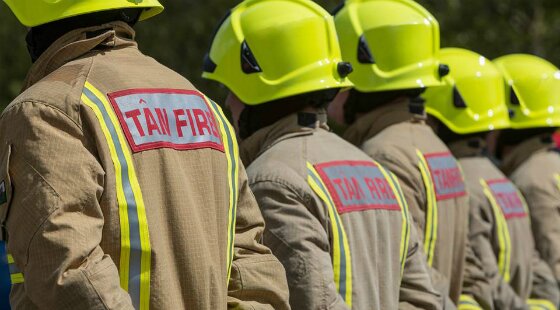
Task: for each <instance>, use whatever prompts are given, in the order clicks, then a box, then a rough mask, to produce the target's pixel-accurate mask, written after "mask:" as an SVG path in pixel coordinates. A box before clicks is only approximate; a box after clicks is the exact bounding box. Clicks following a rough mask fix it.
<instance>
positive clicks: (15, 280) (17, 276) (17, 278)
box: [10, 273, 25, 284]
mask: <svg viewBox="0 0 560 310" xmlns="http://www.w3.org/2000/svg"><path fill="white" fill-rule="evenodd" d="M10 281H11V282H12V284H20V283H23V282H24V281H25V279H24V278H23V274H22V273H14V274H11V275H10Z"/></svg>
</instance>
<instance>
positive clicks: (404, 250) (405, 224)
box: [378, 164, 410, 277]
mask: <svg viewBox="0 0 560 310" xmlns="http://www.w3.org/2000/svg"><path fill="white" fill-rule="evenodd" d="M378 165H379V164H378ZM379 170H380V171H381V173H383V175H384V176H385V179H386V180H387V181H388V183H389V186H390V187H391V190H392V191H393V193H395V197H397V201H398V203H399V206H400V207H401V215H402V227H401V249H400V258H401V277H402V276H403V273H404V266H405V263H406V258H407V257H408V244H409V242H410V215H409V212H408V204H407V202H406V199H405V198H404V194H403V192H402V189H401V186H400V184H399V181H398V180H397V177H396V176H395V175H394V174H393V173H392V172H388V171H387V170H385V168H384V167H382V166H381V165H379Z"/></svg>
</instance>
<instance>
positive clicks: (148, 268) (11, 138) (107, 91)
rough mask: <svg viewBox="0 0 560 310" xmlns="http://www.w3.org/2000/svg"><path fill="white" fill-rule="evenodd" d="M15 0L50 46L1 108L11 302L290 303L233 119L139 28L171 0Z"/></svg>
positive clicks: (40, 43) (80, 305)
mask: <svg viewBox="0 0 560 310" xmlns="http://www.w3.org/2000/svg"><path fill="white" fill-rule="evenodd" d="M67 2H68V3H67ZM18 3H19V2H18V1H8V4H10V5H11V7H12V9H13V11H14V12H15V13H16V15H17V16H18V17H19V18H20V20H21V21H22V22H23V23H24V24H26V25H27V26H32V27H33V28H31V30H30V31H31V33H30V34H29V37H28V42H30V51H31V54H32V57H38V59H34V60H35V63H34V64H33V67H32V68H31V70H30V72H29V75H28V77H27V80H26V81H25V86H24V88H25V91H24V92H23V93H22V94H21V95H20V96H19V97H18V98H16V99H15V100H14V101H13V102H12V103H11V104H10V105H9V106H8V108H6V110H5V111H4V113H3V114H2V118H1V120H0V133H1V134H0V141H1V145H2V149H1V152H0V159H1V166H0V172H1V173H2V174H1V178H2V183H1V184H2V197H3V198H5V199H2V204H1V205H0V211H1V212H0V215H1V216H0V218H1V220H2V228H3V235H2V237H3V239H7V243H8V250H9V252H10V253H11V254H12V256H13V261H14V263H13V266H12V267H13V268H11V269H12V271H13V275H12V280H13V282H14V286H13V287H12V293H11V304H12V307H13V308H14V309H37V308H41V309H149V308H151V309H209V310H210V309H212V310H213V309H226V308H235V309H273V308H274V309H289V305H288V288H287V285H286V278H285V272H284V269H283V267H282V265H281V264H280V263H279V262H278V260H277V259H276V258H275V257H274V256H272V255H271V253H270V251H269V250H268V249H267V248H266V247H264V246H263V245H261V244H260V243H259V241H260V240H261V238H262V232H263V228H264V227H263V226H264V223H263V219H262V216H261V214H260V212H259V210H258V206H257V204H256V202H255V200H254V198H253V195H252V194H251V191H250V189H249V188H248V184H247V178H246V174H245V172H244V168H243V165H242V164H241V163H239V160H238V150H237V146H236V141H235V134H234V132H233V129H232V128H231V127H230V126H229V125H228V123H227V121H226V120H225V118H224V115H223V113H222V112H221V110H220V108H219V107H218V106H217V105H216V104H215V103H213V102H212V101H210V100H209V99H207V98H206V97H205V96H204V95H203V94H201V93H200V92H198V91H197V90H196V89H195V88H194V87H193V86H192V85H191V84H190V83H189V82H188V81H187V80H185V79H184V78H182V77H181V76H179V75H178V74H176V73H175V72H173V71H171V70H169V69H167V68H165V67H164V66H162V65H160V64H158V63H157V62H156V61H155V60H153V59H151V58H149V57H146V56H144V55H142V54H141V53H140V52H139V50H138V49H137V46H136V43H135V42H134V31H133V30H132V28H131V27H130V26H129V24H134V22H135V21H136V20H137V19H138V18H140V19H144V18H147V17H149V16H151V15H153V14H155V13H157V12H159V11H161V9H162V8H161V6H160V5H159V3H157V2H156V1H155V0H154V1H144V2H141V5H136V4H134V3H131V2H128V1H124V0H123V1H112V2H111V4H110V5H112V6H111V7H109V6H108V5H109V4H107V3H103V4H99V2H95V1H80V2H75V1H59V2H57V4H56V5H55V4H51V3H49V4H48V5H47V4H46V3H44V2H42V1H37V7H34V8H33V12H27V11H25V10H20V9H21V7H20V6H19V4H18ZM58 4H60V6H58ZM42 5H44V6H45V7H42ZM113 5H114V6H116V7H113ZM67 6H71V7H73V8H74V10H73V12H74V13H76V12H78V13H79V14H87V15H79V16H77V17H67V16H66V15H60V14H61V12H69V11H70V10H67ZM142 6H147V7H144V8H142ZM124 8H129V9H124ZM130 8H131V9H130ZM28 10H29V9H28ZM100 10H101V12H98V11H100ZM38 12H41V15H40V16H39V15H37V16H35V13H37V14H39V13H38ZM90 12H97V13H90ZM57 13H58V15H57ZM45 16H46V17H45ZM39 17H41V18H50V20H49V19H46V20H45V19H38V18H39ZM66 17H67V18H66ZM33 18H37V19H36V20H33ZM60 18H65V19H63V20H59V19H60ZM30 19H31V20H30ZM54 20H57V21H55V22H52V23H49V22H50V21H54ZM96 25H98V26H96ZM82 27H85V28H82ZM58 35H59V36H58ZM49 40H51V41H50V42H49ZM52 40H56V41H55V42H54V43H52ZM49 43H52V44H49ZM47 47H48V48H47ZM45 48H46V50H45ZM16 269H19V270H16Z"/></svg>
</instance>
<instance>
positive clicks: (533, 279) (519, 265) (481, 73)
mask: <svg viewBox="0 0 560 310" xmlns="http://www.w3.org/2000/svg"><path fill="white" fill-rule="evenodd" d="M440 60H441V61H442V62H444V63H446V64H448V65H449V66H450V69H451V71H450V75H448V76H446V77H445V78H444V82H445V84H444V85H443V86H440V87H433V88H430V89H428V90H427V91H426V92H425V94H424V95H423V97H424V98H425V99H426V111H427V113H428V115H429V117H430V123H432V124H433V127H434V128H435V131H436V132H437V133H438V135H439V137H440V138H441V139H442V140H443V141H444V142H445V143H446V144H447V145H448V146H449V148H450V150H451V151H452V153H453V155H455V157H456V158H458V159H459V164H460V165H461V167H462V168H463V172H464V175H465V180H466V185H467V187H468V188H469V194H470V199H469V201H470V205H471V209H470V216H469V219H470V224H469V226H470V229H469V231H470V233H469V239H470V242H471V245H472V247H473V251H474V252H475V254H476V255H477V256H478V257H480V258H481V260H482V262H483V266H484V272H485V274H487V275H488V277H489V278H490V283H491V287H492V298H493V306H494V309H512V310H513V309H526V308H527V307H528V305H530V306H532V307H534V308H535V309H556V305H557V304H558V298H559V293H558V287H557V285H556V281H555V279H554V277H553V276H552V272H551V270H550V268H549V267H548V265H547V264H546V263H545V262H544V261H543V260H542V259H541V258H540V257H539V254H538V253H537V251H536V249H535V246H534V242H533V234H532V232H531V221H530V218H529V213H528V210H527V205H526V203H525V199H524V198H523V196H522V195H521V194H520V192H519V190H518V189H517V187H516V186H515V185H514V184H513V183H512V182H511V181H510V180H509V179H508V178H507V177H506V176H505V175H504V174H503V173H502V172H501V171H500V170H499V168H498V167H496V166H495V165H494V164H493V163H492V161H491V160H490V159H489V158H488V156H487V154H486V145H485V144H486V143H485V141H486V137H487V135H488V133H489V132H490V131H493V130H500V129H504V128H507V127H509V114H508V108H507V106H506V100H505V88H504V83H503V77H502V75H501V74H500V72H499V71H498V69H497V68H496V66H495V65H494V64H493V63H492V62H491V61H490V60H488V59H486V58H485V57H483V56H481V55H479V54H477V53H474V52H472V51H468V50H464V49H458V48H446V49H442V50H441V53H440ZM465 278H466V281H470V279H469V274H468V273H467V274H466V275H465ZM482 293H483V292H473V294H474V295H475V296H478V295H480V294H482ZM530 298H531V299H530Z"/></svg>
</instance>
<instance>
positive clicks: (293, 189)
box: [249, 179, 309, 209]
mask: <svg viewBox="0 0 560 310" xmlns="http://www.w3.org/2000/svg"><path fill="white" fill-rule="evenodd" d="M262 183H272V184H277V185H279V186H283V187H285V188H286V189H288V190H289V191H291V192H293V193H294V194H296V195H297V198H299V200H300V201H301V202H304V203H305V202H306V201H309V199H306V198H305V197H304V196H308V194H306V193H305V191H302V190H301V189H299V188H296V187H294V186H293V185H291V184H290V183H289V182H287V181H285V180H282V179H278V180H259V181H254V182H251V183H249V184H250V187H251V188H252V187H253V186H256V185H258V184H262ZM302 194H303V195H302ZM306 209H308V208H306Z"/></svg>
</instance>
